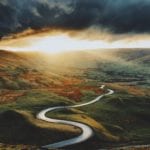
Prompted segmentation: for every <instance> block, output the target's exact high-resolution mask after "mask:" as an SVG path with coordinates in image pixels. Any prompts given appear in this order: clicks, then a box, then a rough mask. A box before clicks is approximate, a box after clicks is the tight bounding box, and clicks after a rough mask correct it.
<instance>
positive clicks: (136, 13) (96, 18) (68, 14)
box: [0, 0, 150, 37]
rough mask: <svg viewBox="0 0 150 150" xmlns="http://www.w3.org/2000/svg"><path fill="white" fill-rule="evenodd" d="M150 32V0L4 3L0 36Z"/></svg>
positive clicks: (16, 0) (0, 5)
mask: <svg viewBox="0 0 150 150" xmlns="http://www.w3.org/2000/svg"><path fill="white" fill-rule="evenodd" d="M91 26H97V27H99V28H101V29H107V30H110V31H111V32H113V33H114V34H117V33H120V34H121V33H128V32H135V33H144V32H150V1H149V0H91V1H90V0H1V1H0V36H1V37H2V36H4V35H7V34H10V33H14V32H19V31H22V30H25V29H27V28H33V29H39V28H44V27H57V28H62V29H64V28H65V29H74V30H79V29H85V28H88V27H91Z"/></svg>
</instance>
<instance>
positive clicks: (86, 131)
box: [37, 85, 114, 149]
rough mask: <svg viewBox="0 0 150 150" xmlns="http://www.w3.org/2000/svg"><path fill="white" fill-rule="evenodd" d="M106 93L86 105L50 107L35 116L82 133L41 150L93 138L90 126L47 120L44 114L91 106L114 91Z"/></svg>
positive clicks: (109, 90) (102, 87) (73, 122)
mask: <svg viewBox="0 0 150 150" xmlns="http://www.w3.org/2000/svg"><path fill="white" fill-rule="evenodd" d="M104 87H105V85H102V86H101V87H100V88H101V89H104ZM107 91H108V92H107V93H106V94H102V95H100V96H98V97H96V98H95V99H94V100H92V101H90V102H87V103H83V104H78V105H72V106H57V107H51V108H48V109H45V110H42V111H41V112H39V113H38V114H37V118H38V119H40V120H43V121H46V122H51V123H60V124H65V125H71V126H74V127H78V128H80V129H81V131H82V133H81V135H79V136H77V137H75V138H71V139H68V140H64V141H60V142H56V143H53V144H49V145H45V146H43V147H42V148H47V149H52V148H62V147H65V146H69V145H73V144H78V143H81V142H84V141H86V140H87V139H89V138H90V137H92V136H93V130H92V128H91V127H90V126H88V125H86V124H83V123H79V122H75V121H68V120H59V119H52V118H48V117H46V113H48V112H51V111H54V110H60V109H68V108H77V107H83V106H87V105H91V104H93V103H96V102H98V101H99V100H101V99H102V98H103V97H104V96H108V95H111V94H113V93H114V91H113V90H111V89H107Z"/></svg>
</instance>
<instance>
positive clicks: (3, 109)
mask: <svg viewBox="0 0 150 150" xmlns="http://www.w3.org/2000/svg"><path fill="white" fill-rule="evenodd" d="M149 58H150V50H149V49H113V50H91V51H76V52H66V53H60V54H49V55H48V54H41V53H35V52H31V53H23V52H9V51H4V50H1V51H0V131H1V134H0V143H2V144H0V148H1V147H2V148H6V147H9V148H10V147H14V149H15V148H18V147H19V148H20V147H22V146H24V147H25V148H26V149H30V148H31V147H33V149H34V148H35V149H37V148H38V147H40V146H41V145H43V144H46V143H51V142H53V141H57V140H62V139H64V138H67V137H68V138H69V137H72V136H74V135H77V134H79V133H80V131H79V130H78V129H75V128H74V127H70V126H65V125H58V124H57V125H53V124H49V123H45V122H42V121H39V120H36V119H35V116H36V114H37V113H38V112H39V111H40V110H42V109H44V108H47V107H50V106H58V105H70V104H76V103H78V102H86V101H89V100H91V99H93V98H95V97H96V96H98V95H100V94H101V93H104V92H106V91H105V90H100V89H99V86H100V85H101V84H105V85H106V86H108V87H109V88H111V89H113V90H114V91H115V95H113V96H110V97H108V98H104V99H103V100H102V102H101V103H97V104H94V105H93V106H92V107H91V106H87V107H85V108H82V109H80V110H77V109H73V110H67V111H59V112H55V113H51V114H48V115H49V116H53V117H57V118H61V119H65V118H66V116H67V118H68V119H69V120H76V121H80V122H84V123H86V124H89V125H91V126H92V128H93V130H94V132H95V136H94V137H93V138H92V139H90V140H89V141H87V142H85V143H82V144H79V145H77V146H73V147H71V149H79V150H80V149H82V148H83V147H85V148H86V149H87V150H88V149H89V147H90V146H92V147H93V149H97V148H108V147H110V146H111V147H115V146H118V145H122V144H123V145H124V144H125V145H126V144H134V143H135V144H149V139H150V136H149V135H150V130H149V125H150V120H149V114H150V111H149V105H150V101H149V96H150V95H149V84H150V79H149V77H150V70H149V60H150V59H149ZM116 116H117V117H116ZM10 126H11V128H10ZM62 129H63V130H62ZM31 130H32V131H34V135H31V132H30V131H31ZM16 135H17V136H16ZM28 137H30V138H28ZM39 137H42V138H43V140H40V139H41V138H39ZM37 143H38V144H37ZM12 149H13V148H12Z"/></svg>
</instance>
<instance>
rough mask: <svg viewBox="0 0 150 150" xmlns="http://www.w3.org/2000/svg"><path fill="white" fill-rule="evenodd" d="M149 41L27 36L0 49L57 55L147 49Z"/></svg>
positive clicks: (61, 35)
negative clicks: (115, 49) (67, 52)
mask: <svg viewBox="0 0 150 150" xmlns="http://www.w3.org/2000/svg"><path fill="white" fill-rule="evenodd" d="M149 47H150V43H149V40H138V41H135V42H129V41H127V40H119V41H114V42H108V41H104V40H87V39H80V38H74V37H70V36H69V35H67V34H60V35H45V36H39V35H38V36H35V35H34V36H29V37H25V38H18V39H10V40H8V41H7V40H5V41H1V42H0V49H7V50H12V51H39V52H50V53H58V52H64V51H75V50H91V49H108V48H109V49H110V48H149Z"/></svg>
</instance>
